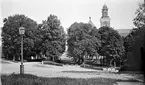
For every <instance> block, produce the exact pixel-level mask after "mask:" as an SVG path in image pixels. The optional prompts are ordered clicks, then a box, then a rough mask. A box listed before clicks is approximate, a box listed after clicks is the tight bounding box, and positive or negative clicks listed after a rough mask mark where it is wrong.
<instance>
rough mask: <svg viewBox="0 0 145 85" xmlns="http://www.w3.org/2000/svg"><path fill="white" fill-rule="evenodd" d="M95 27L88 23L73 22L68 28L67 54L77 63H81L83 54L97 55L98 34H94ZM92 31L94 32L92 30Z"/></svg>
mask: <svg viewBox="0 0 145 85" xmlns="http://www.w3.org/2000/svg"><path fill="white" fill-rule="evenodd" d="M95 29H96V28H92V26H91V25H90V24H85V23H74V24H72V25H71V26H70V27H69V29H68V40H67V42H68V54H69V56H71V57H74V59H77V60H78V61H77V60H76V62H77V63H81V61H80V60H81V59H83V57H84V56H94V55H98V52H97V51H98V49H99V46H100V43H99V39H98V36H97V35H96V34H94V32H95V31H96V30H95ZM93 31H94V32H93Z"/></svg>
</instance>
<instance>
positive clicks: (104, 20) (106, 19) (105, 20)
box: [100, 4, 110, 27]
mask: <svg viewBox="0 0 145 85" xmlns="http://www.w3.org/2000/svg"><path fill="white" fill-rule="evenodd" d="M100 23H101V27H102V26H108V27H110V18H109V16H108V7H107V5H106V4H104V5H103V8H102V17H101V19H100Z"/></svg>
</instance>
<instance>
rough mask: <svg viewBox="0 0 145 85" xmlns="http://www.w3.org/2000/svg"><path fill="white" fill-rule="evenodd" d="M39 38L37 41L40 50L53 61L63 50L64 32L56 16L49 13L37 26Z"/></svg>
mask: <svg viewBox="0 0 145 85" xmlns="http://www.w3.org/2000/svg"><path fill="white" fill-rule="evenodd" d="M38 30H39V36H38V37H39V38H40V40H38V41H37V42H39V44H37V46H38V48H40V49H41V52H42V53H43V54H45V55H46V56H47V58H51V59H52V60H53V61H54V60H56V59H58V57H59V56H61V54H62V53H63V52H64V51H65V40H66V39H65V32H64V29H63V27H62V26H61V23H60V20H58V18H57V16H55V15H50V16H49V17H48V18H47V20H44V21H43V22H42V24H39V26H38Z"/></svg>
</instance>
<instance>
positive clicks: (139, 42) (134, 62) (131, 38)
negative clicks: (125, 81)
mask: <svg viewBox="0 0 145 85" xmlns="http://www.w3.org/2000/svg"><path fill="white" fill-rule="evenodd" d="M133 23H134V25H135V26H136V28H133V29H132V30H131V32H130V33H129V35H128V36H126V37H125V40H124V41H125V43H124V46H125V51H126V53H125V54H126V58H127V60H128V62H127V63H128V64H129V65H130V66H131V67H132V68H133V70H143V69H142V68H143V65H142V64H143V60H144V58H143V57H144V56H143V54H145V52H143V51H144V49H145V4H144V3H142V4H140V5H139V8H138V9H137V11H136V17H135V18H134V21H133ZM142 49H143V51H142Z"/></svg>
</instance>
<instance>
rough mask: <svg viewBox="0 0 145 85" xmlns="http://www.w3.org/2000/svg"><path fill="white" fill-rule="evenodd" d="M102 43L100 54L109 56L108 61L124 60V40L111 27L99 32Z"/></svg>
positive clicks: (103, 28)
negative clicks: (114, 59)
mask: <svg viewBox="0 0 145 85" xmlns="http://www.w3.org/2000/svg"><path fill="white" fill-rule="evenodd" d="M98 33H99V35H100V36H101V37H100V40H101V43H102V46H101V47H100V49H99V54H100V55H103V56H107V59H109V58H110V59H111V58H112V57H114V58H122V57H123V55H124V52H125V51H124V46H123V43H124V42H123V38H122V37H121V36H120V35H119V33H118V32H117V31H116V30H114V29H113V28H110V27H101V28H99V30H98Z"/></svg>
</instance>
